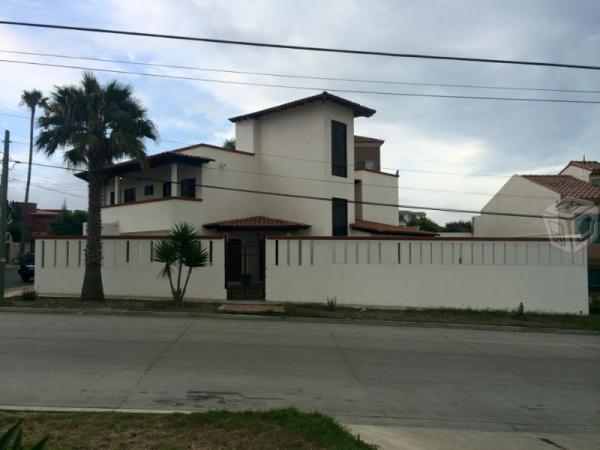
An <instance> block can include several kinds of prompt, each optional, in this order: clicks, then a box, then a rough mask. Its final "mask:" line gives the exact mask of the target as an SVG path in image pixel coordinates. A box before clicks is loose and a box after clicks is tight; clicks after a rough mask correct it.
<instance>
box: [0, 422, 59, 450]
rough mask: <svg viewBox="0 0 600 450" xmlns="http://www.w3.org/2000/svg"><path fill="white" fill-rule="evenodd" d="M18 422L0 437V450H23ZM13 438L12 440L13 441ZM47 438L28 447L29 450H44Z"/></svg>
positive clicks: (21, 432) (19, 423)
mask: <svg viewBox="0 0 600 450" xmlns="http://www.w3.org/2000/svg"><path fill="white" fill-rule="evenodd" d="M22 422H23V421H22V420H19V421H18V422H17V423H16V424H14V425H13V426H12V427H10V428H9V429H8V430H7V431H6V432H5V433H4V434H3V435H2V436H0V450H25V447H23V445H22V443H21V442H22V440H23V431H21V423H22ZM13 438H14V439H13ZM47 441H48V436H46V437H45V438H43V439H42V440H41V441H39V442H38V443H36V444H34V445H33V447H30V449H29V450H43V449H45V448H46V442H47Z"/></svg>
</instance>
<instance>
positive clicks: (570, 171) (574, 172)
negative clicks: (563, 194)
mask: <svg viewBox="0 0 600 450" xmlns="http://www.w3.org/2000/svg"><path fill="white" fill-rule="evenodd" d="M560 175H571V176H573V177H575V178H578V179H579V180H582V181H585V182H586V183H589V182H590V171H589V170H587V169H582V168H581V167H577V166H572V165H568V166H567V167H565V168H564V169H563V170H561V171H560Z"/></svg>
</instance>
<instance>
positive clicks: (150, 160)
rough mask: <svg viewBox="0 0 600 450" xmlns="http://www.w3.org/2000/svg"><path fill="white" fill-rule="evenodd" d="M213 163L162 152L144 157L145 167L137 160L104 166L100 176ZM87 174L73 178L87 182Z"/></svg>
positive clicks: (195, 157)
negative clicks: (176, 165) (173, 165)
mask: <svg viewBox="0 0 600 450" xmlns="http://www.w3.org/2000/svg"><path fill="white" fill-rule="evenodd" d="M211 161H214V159H211V158H204V157H202V156H192V155H186V154H184V153H177V152H163V153H157V154H156V155H149V156H147V157H146V167H143V166H142V164H140V163H139V161H137V160H134V159H132V160H129V161H125V162H122V163H117V164H113V165H111V166H106V167H104V169H102V174H103V175H104V176H105V177H107V178H110V177H114V176H119V175H124V174H126V173H131V172H139V171H140V170H143V169H145V168H154V167H160V166H166V165H169V164H184V165H188V166H196V167H200V166H201V165H202V164H206V163H208V162H211ZM87 175H88V172H87V171H84V172H79V173H76V174H75V176H76V177H77V178H81V179H82V180H86V181H87Z"/></svg>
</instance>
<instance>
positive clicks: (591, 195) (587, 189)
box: [521, 175, 600, 201]
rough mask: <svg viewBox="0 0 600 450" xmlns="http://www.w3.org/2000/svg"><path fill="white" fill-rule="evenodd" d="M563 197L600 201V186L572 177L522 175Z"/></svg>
mask: <svg viewBox="0 0 600 450" xmlns="http://www.w3.org/2000/svg"><path fill="white" fill-rule="evenodd" d="M521 176H522V177H523V178H526V179H528V180H529V181H533V182H534V183H536V184H539V185H540V186H544V187H545V188H548V189H550V190H552V191H554V192H558V193H559V194H560V195H561V196H562V197H574V198H581V199H586V200H594V201H600V186H594V185H593V184H591V183H587V182H585V181H582V180H579V179H577V178H575V177H573V176H571V175H521Z"/></svg>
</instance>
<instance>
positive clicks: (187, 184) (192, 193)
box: [181, 178, 196, 198]
mask: <svg viewBox="0 0 600 450" xmlns="http://www.w3.org/2000/svg"><path fill="white" fill-rule="evenodd" d="M181 196H182V197H190V198H196V179H195V178H187V179H185V180H181Z"/></svg>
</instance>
